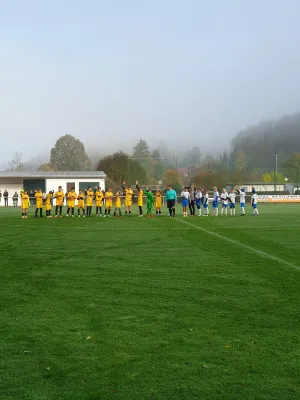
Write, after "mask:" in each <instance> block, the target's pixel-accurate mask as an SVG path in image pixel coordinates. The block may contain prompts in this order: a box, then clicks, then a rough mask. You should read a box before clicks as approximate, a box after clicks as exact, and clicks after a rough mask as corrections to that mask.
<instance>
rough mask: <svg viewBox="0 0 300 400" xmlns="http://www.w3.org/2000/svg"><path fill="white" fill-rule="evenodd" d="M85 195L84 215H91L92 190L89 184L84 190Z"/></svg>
mask: <svg viewBox="0 0 300 400" xmlns="http://www.w3.org/2000/svg"><path fill="white" fill-rule="evenodd" d="M85 195H86V216H87V217H91V214H92V206H93V199H94V192H93V191H92V187H91V186H89V187H88V190H87V191H86V192H85Z"/></svg>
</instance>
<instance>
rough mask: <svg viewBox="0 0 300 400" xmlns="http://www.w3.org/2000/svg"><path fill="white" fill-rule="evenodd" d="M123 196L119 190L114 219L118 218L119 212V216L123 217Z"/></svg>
mask: <svg viewBox="0 0 300 400" xmlns="http://www.w3.org/2000/svg"><path fill="white" fill-rule="evenodd" d="M121 195H122V193H121V192H120V190H119V189H117V191H116V204H115V211H114V217H116V216H117V211H119V216H120V217H122V210H121Z"/></svg>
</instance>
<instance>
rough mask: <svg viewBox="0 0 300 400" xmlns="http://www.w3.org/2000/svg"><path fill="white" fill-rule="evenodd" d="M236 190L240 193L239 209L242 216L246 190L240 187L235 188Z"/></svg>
mask: <svg viewBox="0 0 300 400" xmlns="http://www.w3.org/2000/svg"><path fill="white" fill-rule="evenodd" d="M236 190H237V192H238V193H239V195H240V206H241V210H242V215H243V216H244V215H245V214H246V213H245V203H246V191H245V189H244V188H242V189H239V188H236Z"/></svg>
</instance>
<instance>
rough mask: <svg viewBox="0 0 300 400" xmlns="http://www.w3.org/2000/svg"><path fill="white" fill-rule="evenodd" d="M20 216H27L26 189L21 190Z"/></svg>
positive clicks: (27, 201) (27, 200) (27, 197)
mask: <svg viewBox="0 0 300 400" xmlns="http://www.w3.org/2000/svg"><path fill="white" fill-rule="evenodd" d="M20 195H21V203H22V218H27V210H28V207H29V196H28V194H27V190H21V192H20Z"/></svg>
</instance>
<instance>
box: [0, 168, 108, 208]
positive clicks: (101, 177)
mask: <svg viewBox="0 0 300 400" xmlns="http://www.w3.org/2000/svg"><path fill="white" fill-rule="evenodd" d="M105 178H106V175H105V173H104V172H102V171H55V172H52V171H51V172H44V171H37V172H0V190H1V193H2V201H1V203H0V206H3V205H4V199H3V193H4V191H5V189H6V190H7V191H8V194H9V200H8V205H12V204H13V202H12V196H13V195H14V193H15V192H17V193H18V194H20V191H21V190H22V189H24V190H27V191H28V194H29V192H30V191H31V190H33V191H34V190H36V189H38V188H41V189H42V191H43V192H49V191H50V190H54V191H56V190H57V188H58V186H62V188H63V191H64V192H68V191H69V190H70V188H71V187H72V186H74V187H75V191H76V192H77V193H78V191H79V189H82V190H84V189H87V188H88V186H92V188H94V187H95V186H100V187H101V189H104V188H105Z"/></svg>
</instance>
